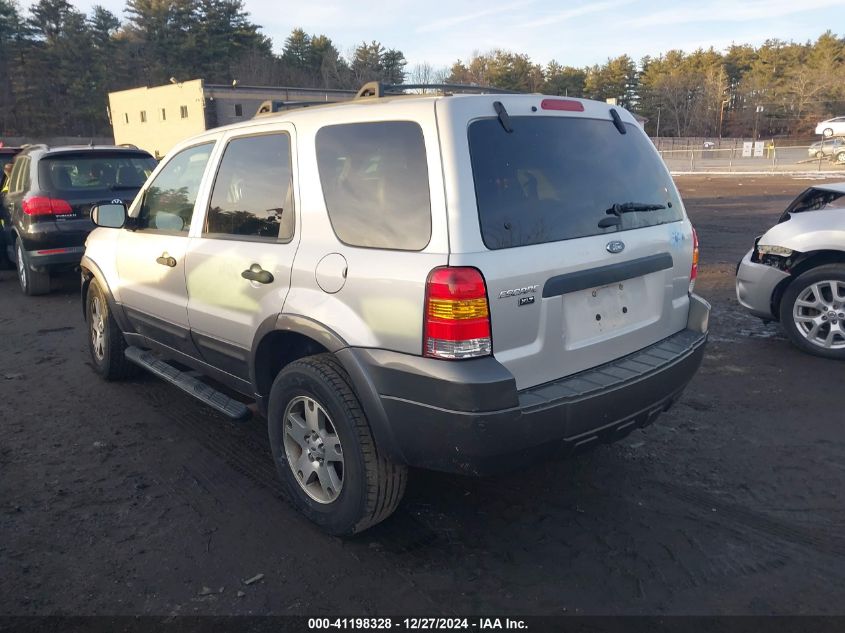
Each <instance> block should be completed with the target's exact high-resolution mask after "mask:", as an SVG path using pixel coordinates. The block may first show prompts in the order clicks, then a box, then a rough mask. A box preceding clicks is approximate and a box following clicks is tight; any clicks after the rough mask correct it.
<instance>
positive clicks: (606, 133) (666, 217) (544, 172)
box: [469, 117, 683, 249]
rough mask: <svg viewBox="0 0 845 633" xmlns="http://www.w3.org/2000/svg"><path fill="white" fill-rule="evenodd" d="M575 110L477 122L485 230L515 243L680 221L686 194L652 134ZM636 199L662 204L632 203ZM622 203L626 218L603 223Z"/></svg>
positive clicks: (475, 166) (493, 242)
mask: <svg viewBox="0 0 845 633" xmlns="http://www.w3.org/2000/svg"><path fill="white" fill-rule="evenodd" d="M626 125H627V128H628V133H627V134H620V133H619V131H618V130H617V129H616V127H615V126H614V125H613V123H612V122H611V121H609V120H608V121H602V120H597V119H583V118H575V117H511V126H512V128H513V132H511V133H507V132H506V131H505V129H504V128H503V127H502V125H501V123H500V122H499V120H498V119H496V118H491V119H480V120H477V121H474V122H473V123H471V124H470V126H469V148H470V155H471V160H472V172H473V178H474V179H475V194H476V199H477V201H478V215H479V220H480V223H481V235H482V238H483V240H484V244H485V245H486V246H487V248H490V249H498V248H510V247H514V246H526V245H529V244H541V243H544V242H555V241H558V240H568V239H572V238H576V237H585V236H588V235H600V234H604V233H607V234H613V233H615V232H617V231H621V230H628V229H636V228H642V227H646V226H653V225H655V224H665V223H667V222H676V221H678V220H681V219H682V218H683V215H682V212H681V205H680V200H679V199H678V194H677V190H676V189H675V187H674V185H673V183H672V180H671V178H670V177H669V174H668V173H667V171H666V168H665V167H664V165H663V162H662V161H661V159H660V157H659V156H658V154H657V152H655V151H654V148H653V147H652V145H651V142H650V141H649V140H648V138H647V137H646V136H645V135H644V134H642V132H641V131H640V130H639V129H637V128H635V127H634V126H633V125H630V124H626ZM626 203H629V207H628V208H629V209H630V208H631V207H633V206H634V205H633V204H630V203H635V204H641V205H642V204H647V205H654V206H657V205H661V206H663V207H664V208H662V209H657V210H650V211H627V210H626V211H625V212H619V210H620V208H621V209H624V208H625V207H624V205H625V204H626ZM614 205H621V207H617V208H616V209H617V213H616V214H617V215H619V217H620V224H618V225H616V226H610V227H607V228H600V227H599V221H600V220H602V219H603V218H608V217H610V216H611V215H612V213H608V210H609V209H612V208H613V207H614Z"/></svg>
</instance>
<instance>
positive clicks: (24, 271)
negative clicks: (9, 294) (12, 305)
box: [15, 237, 50, 297]
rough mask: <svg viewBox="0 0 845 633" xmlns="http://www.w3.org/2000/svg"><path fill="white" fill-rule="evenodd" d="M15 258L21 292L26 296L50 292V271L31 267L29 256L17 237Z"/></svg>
mask: <svg viewBox="0 0 845 633" xmlns="http://www.w3.org/2000/svg"><path fill="white" fill-rule="evenodd" d="M15 258H16V260H17V262H16V266H17V269H18V282H19V283H20V285H21V292H23V293H24V294H25V295H27V296H28V297H34V296H36V295H46V294H47V293H48V292H50V273H48V272H47V271H39V270H33V269H32V266H30V264H29V257H28V256H27V254H26V251H25V250H24V248H23V243H22V242H21V238H19V237H18V238H15Z"/></svg>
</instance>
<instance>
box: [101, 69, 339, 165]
mask: <svg viewBox="0 0 845 633" xmlns="http://www.w3.org/2000/svg"><path fill="white" fill-rule="evenodd" d="M354 96H355V92H354V91H349V90H321V89H314V88H277V87H272V86H240V85H237V84H235V85H229V86H226V85H219V84H206V83H205V82H204V81H203V80H202V79H193V80H191V81H182V82H176V81H175V80H174V81H172V83H170V84H166V85H164V86H154V87H152V88H148V87H143V88H132V89H131V90H121V91H118V92H111V93H109V116H110V119H111V124H112V129H113V130H114V141H115V143H118V144H123V143H128V144H131V145H136V146H137V147H140V148H142V149H145V150H147V151H148V152H150V153H151V154H153V155H155V156H157V157H163V156H164V155H165V154H166V153H167V152H168V151H169V150H170V148H171V147H173V146H174V145H175V144H176V143H178V142H179V141H182V140H184V139H186V138H188V137H190V136H193V135H194V134H199V133H200V132H203V131H205V130H208V129H211V128H214V127H218V126H221V125H228V124H230V123H237V122H238V121H245V120H247V119H251V118H252V117H254V116H255V114H256V112H258V109H259V107H260V106H261V105H262V104H263V103H265V102H267V101H270V102H272V109H273V110H276V109H280V108H284V107H289V106H295V105H301V104H303V103H310V104H316V103H329V102H333V101H343V100H345V99H351V98H352V97H354Z"/></svg>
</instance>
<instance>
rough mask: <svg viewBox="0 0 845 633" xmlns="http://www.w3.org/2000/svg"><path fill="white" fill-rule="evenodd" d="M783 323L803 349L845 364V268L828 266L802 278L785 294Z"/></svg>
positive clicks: (809, 271)
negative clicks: (842, 361) (844, 361)
mask: <svg viewBox="0 0 845 633" xmlns="http://www.w3.org/2000/svg"><path fill="white" fill-rule="evenodd" d="M780 322H781V323H782V324H783V328H784V330H785V331H786V334H787V335H788V336H789V339H790V340H791V341H792V343H793V344H794V345H795V346H796V347H798V348H799V349H801V350H803V351H805V352H808V353H810V354H815V355H816V356H822V357H824V358H833V359H838V360H845V264H826V265H824V266H818V267H816V268H812V269H810V270H808V271H807V272H805V273H803V274H801V275H799V276H798V277H797V278H796V279H795V280H794V281H793V282H792V283H791V284H789V286H788V287H787V289H786V292H784V295H783V299H782V300H781V304H780Z"/></svg>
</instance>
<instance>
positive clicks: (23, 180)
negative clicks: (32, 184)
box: [9, 156, 29, 192]
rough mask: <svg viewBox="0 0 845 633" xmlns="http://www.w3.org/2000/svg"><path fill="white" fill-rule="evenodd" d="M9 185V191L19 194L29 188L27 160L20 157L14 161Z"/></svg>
mask: <svg viewBox="0 0 845 633" xmlns="http://www.w3.org/2000/svg"><path fill="white" fill-rule="evenodd" d="M9 178H10V179H11V183H10V184H9V191H11V192H20V191H25V190H26V189H28V188H29V158H27V157H25V156H24V157H22V158H19V159H18V160H16V161H15V164H14V167H12V173H11V175H10V176H9Z"/></svg>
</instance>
